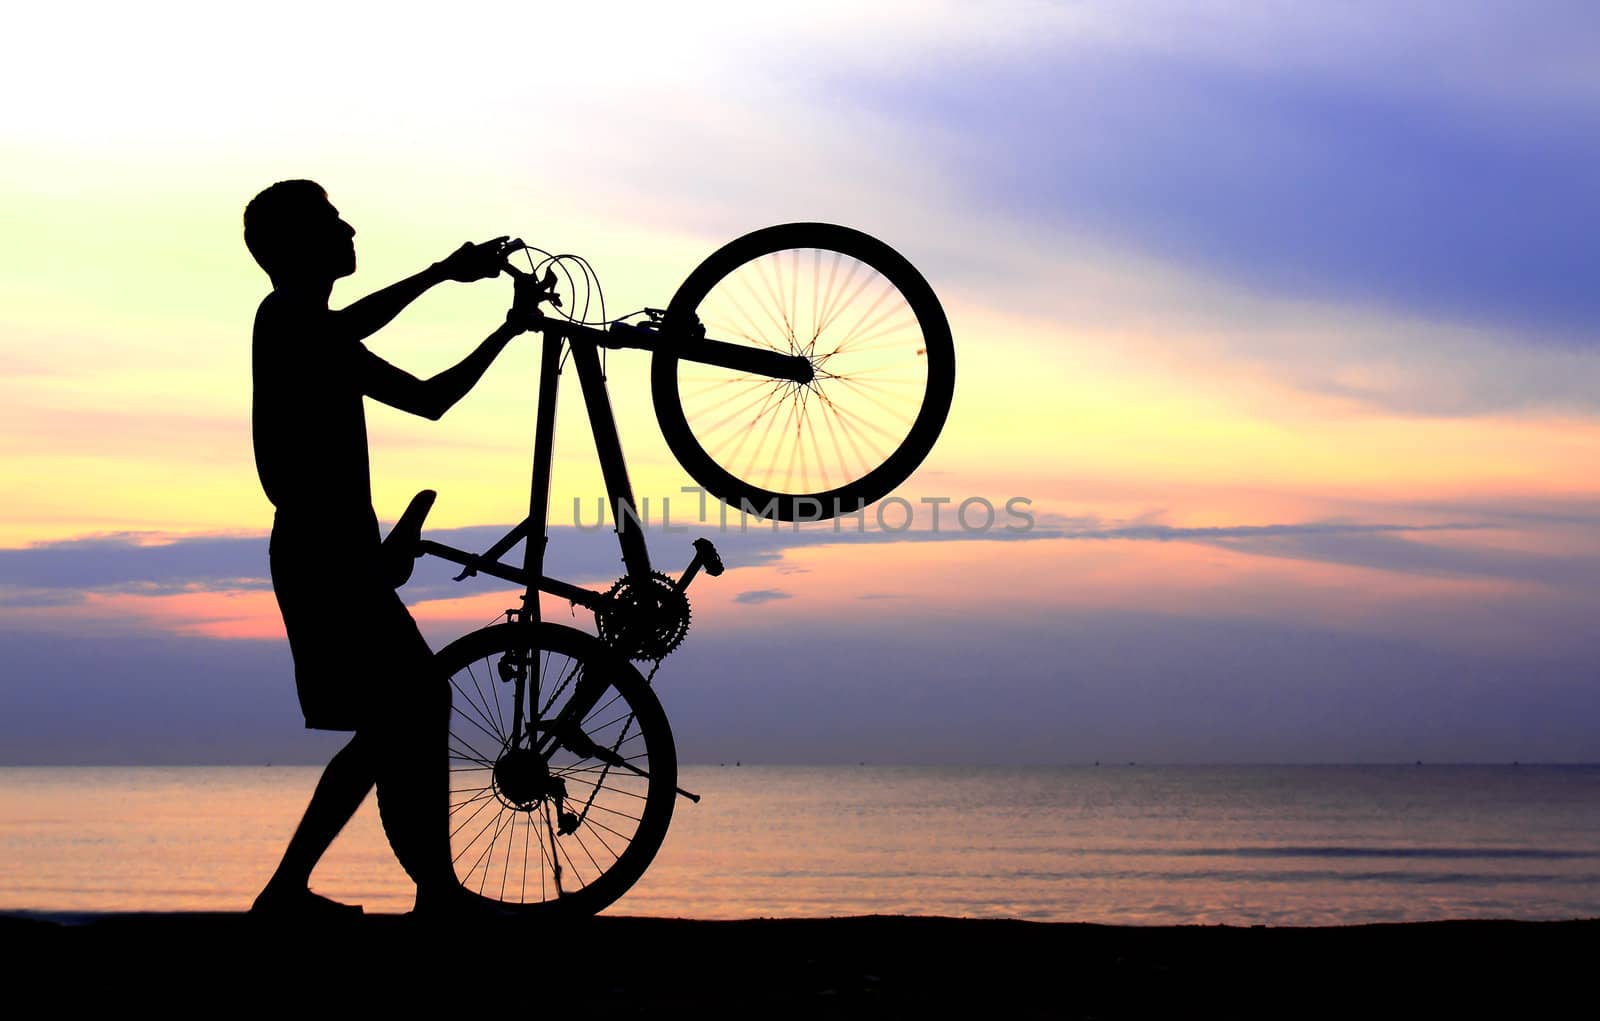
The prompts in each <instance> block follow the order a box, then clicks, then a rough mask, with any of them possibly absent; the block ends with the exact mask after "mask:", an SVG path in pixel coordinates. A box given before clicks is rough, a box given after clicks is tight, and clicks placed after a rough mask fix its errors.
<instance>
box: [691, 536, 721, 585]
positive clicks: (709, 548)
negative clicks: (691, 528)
mask: <svg viewBox="0 0 1600 1021" xmlns="http://www.w3.org/2000/svg"><path fill="white" fill-rule="evenodd" d="M694 551H695V554H696V555H697V556H699V558H700V562H701V564H702V565H703V566H704V567H705V571H706V573H707V574H709V575H710V576H711V577H713V578H715V577H717V576H718V575H719V574H721V573H722V572H723V571H724V570H725V568H724V567H723V565H722V555H721V554H720V553H718V552H717V547H716V545H715V544H714V543H713V542H712V541H711V540H710V539H706V538H700V539H696V540H695V541H694Z"/></svg>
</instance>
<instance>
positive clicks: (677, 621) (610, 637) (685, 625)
mask: <svg viewBox="0 0 1600 1021" xmlns="http://www.w3.org/2000/svg"><path fill="white" fill-rule="evenodd" d="M594 622H595V627H596V628H597V629H598V630H599V632H600V640H601V641H602V642H605V643H606V644H607V645H609V646H611V647H612V648H613V649H616V650H617V651H618V652H621V653H624V654H625V655H627V657H628V658H629V659H634V660H640V661H648V660H658V659H661V658H662V657H664V656H666V655H667V653H669V652H671V651H672V650H673V649H676V648H677V647H678V646H679V645H680V644H682V642H683V639H684V637H685V636H686V635H688V633H689V597H688V596H686V595H684V594H683V592H681V591H679V589H678V588H677V586H676V585H674V584H673V582H672V579H671V578H669V577H667V576H666V575H664V574H662V573H661V572H660V571H651V572H650V584H649V587H648V588H647V589H645V590H643V591H641V590H640V588H639V586H636V585H635V584H634V583H633V579H632V578H626V577H625V578H621V579H618V581H617V583H616V584H615V585H612V586H611V588H610V590H609V591H607V592H606V594H605V596H604V597H603V598H602V599H601V601H600V604H599V605H598V606H596V607H595V608H594Z"/></svg>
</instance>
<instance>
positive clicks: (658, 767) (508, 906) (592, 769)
mask: <svg viewBox="0 0 1600 1021" xmlns="http://www.w3.org/2000/svg"><path fill="white" fill-rule="evenodd" d="M527 634H528V626H527V625H525V624H517V623H502V624H495V625H491V626H489V627H486V628H483V629H481V630H479V631H474V632H472V633H470V634H468V635H465V636H463V637H461V638H458V639H457V640H456V641H454V642H452V643H450V644H449V645H447V646H446V647H445V648H444V649H442V650H440V652H439V653H438V655H437V657H436V662H437V663H438V664H439V665H440V667H441V668H442V672H444V673H445V674H446V676H448V677H449V678H450V688H451V690H450V697H451V708H450V738H449V759H450V829H451V857H452V859H453V860H454V861H455V869H456V877H457V879H458V880H459V881H460V883H461V885H462V887H463V889H465V890H467V892H469V893H470V894H472V895H474V896H476V897H478V898H481V899H483V900H486V901H489V902H492V903H494V904H496V905H498V906H499V907H500V908H501V909H503V910H509V911H511V912H514V913H517V914H525V915H530V916H537V917H550V918H555V917H582V916H588V915H593V914H596V913H598V912H600V911H602V910H604V909H605V908H606V907H608V906H610V905H611V904H613V903H615V902H616V900H617V899H618V898H619V897H621V896H622V895H623V894H624V893H626V892H627V891H628V889H629V888H630V887H632V886H633V884H634V883H636V882H638V880H639V877H640V876H642V875H643V874H644V871H645V869H646V868H647V867H648V866H649V864H650V862H651V861H652V860H653V859H654V858H655V855H656V852H657V851H658V850H660V848H661V843H662V840H663V839H664V838H665V837H666V833H667V827H668V825H669V824H670V822H671V820H672V810H673V802H674V798H675V797H676V790H677V782H678V780H677V774H678V769H677V754H676V751H675V749H674V747H673V741H672V731H671V728H670V727H669V726H668V724H667V717H666V713H665V712H664V711H663V710H662V708H661V703H660V702H659V701H657V699H656V697H655V694H654V693H653V692H652V691H651V690H650V687H649V685H648V684H647V683H646V682H645V680H644V678H643V677H642V676H640V674H639V671H638V670H637V669H636V668H635V667H634V666H633V665H632V664H630V663H628V662H626V661H625V660H623V659H622V658H620V657H619V656H618V655H617V654H616V653H615V652H614V651H612V650H611V649H610V648H608V647H606V646H605V645H604V644H603V643H602V642H601V641H600V640H599V639H598V638H596V637H594V636H593V635H590V634H587V633H585V632H582V631H578V630H576V629H574V628H570V627H566V626H564V625H559V624H552V623H540V624H539V625H537V632H536V634H537V643H538V646H539V648H538V650H537V652H538V657H537V662H538V667H537V669H536V670H533V671H531V672H530V675H529V676H530V682H529V685H530V688H532V687H533V681H532V680H531V678H533V677H537V678H538V689H539V690H538V692H537V694H536V696H535V697H532V698H528V699H527V702H528V703H529V705H528V706H527V707H525V715H529V718H530V720H535V721H538V722H539V723H548V722H549V721H551V720H553V719H555V718H556V717H558V716H559V714H560V712H561V710H562V709H563V708H564V707H565V706H566V705H568V704H570V703H571V701H572V696H571V693H572V691H573V690H575V689H576V686H577V680H578V679H579V678H581V679H587V680H590V682H591V683H594V680H593V679H594V678H596V677H599V678H600V679H601V680H600V683H603V684H604V685H605V687H604V694H603V695H602V696H601V697H599V698H598V699H597V700H596V702H595V703H594V706H593V708H592V709H589V710H587V711H585V713H584V719H583V724H582V733H583V736H584V737H586V738H588V739H589V740H591V741H593V742H594V743H595V744H596V745H599V746H600V747H601V748H605V747H606V744H607V742H612V741H616V742H618V744H619V745H620V747H614V748H613V752H612V755H613V757H614V756H615V755H618V754H620V755H623V756H625V757H626V758H627V760H628V761H630V762H631V763H632V764H633V765H635V766H642V768H643V769H644V770H645V771H646V775H645V776H642V777H641V776H638V775H636V774H634V773H633V772H630V771H629V770H626V769H621V768H617V767H616V766H614V765H608V764H607V763H606V762H604V761H602V760H601V759H599V758H596V757H595V756H594V755H593V754H585V753H583V752H582V751H573V750H571V749H570V748H568V747H565V746H563V745H561V744H559V743H558V744H557V745H556V746H555V747H554V748H553V749H552V751H551V753H550V756H549V757H548V759H547V760H546V762H545V767H544V768H545V773H544V774H542V775H541V776H536V777H534V779H533V781H532V782H536V783H547V782H548V780H547V779H544V778H545V777H553V778H558V779H559V780H560V781H561V783H562V785H563V788H564V794H563V795H562V796H559V797H557V796H553V795H551V794H550V792H549V790H548V789H547V790H546V791H545V792H544V795H543V796H540V797H537V798H534V799H531V800H530V799H527V798H525V797H523V795H524V794H526V793H527V792H526V790H523V791H517V790H514V789H513V787H514V782H515V783H521V784H523V785H524V787H526V786H527V784H528V783H529V782H530V780H529V779H528V777H527V775H526V773H527V771H526V770H523V771H522V772H523V774H524V777H523V779H522V780H520V781H517V780H516V779H515V776H514V774H515V773H516V772H517V770H515V769H512V768H510V767H509V766H508V763H510V762H511V759H510V758H509V757H508V754H509V737H508V734H509V731H510V729H511V728H510V726H509V723H510V713H511V707H512V703H513V697H512V688H513V685H512V684H511V683H509V682H505V681H502V680H501V679H500V677H499V667H500V663H501V662H502V660H503V659H504V657H505V655H506V653H507V652H509V651H512V650H517V649H521V648H523V647H524V646H526V644H527V641H528V639H527ZM558 678H564V679H565V680H566V681H567V682H568V683H567V684H566V685H565V688H566V689H567V690H566V694H565V697H563V694H562V692H559V691H555V690H554V689H556V687H557V685H558V683H559V682H558V680H557V679H558ZM547 700H548V701H547ZM540 703H546V704H544V705H543V706H542V707H540ZM618 703H620V705H619V704H618ZM527 709H535V710H536V711H534V712H532V713H531V715H530V714H528V713H527V711H526V710H527ZM530 725H536V724H530ZM495 741H499V742H500V747H499V748H498V749H493V750H491V746H492V745H493V743H494V742H495ZM518 761H521V762H524V763H526V761H527V760H526V759H525V758H523V759H521V760H518ZM533 772H534V773H535V774H537V773H538V767H534V768H533ZM591 793H592V795H593V797H592V798H589V803H588V804H587V805H586V806H585V805H584V801H585V799H586V798H587V797H588V796H589V795H590V794H591ZM519 802H521V803H519ZM563 805H564V807H565V810H567V811H570V812H571V813H572V815H573V816H574V817H575V818H576V817H578V816H579V815H580V807H581V817H582V818H581V821H580V822H578V823H577V825H576V826H575V827H574V828H572V829H571V831H570V832H562V831H563V830H564V829H565V827H563V826H561V825H560V824H559V822H560V814H561V812H562V811H563V807H562V806H563ZM491 813H492V814H491ZM491 830H492V832H491ZM486 835H487V836H486ZM502 837H504V838H505V839H504V842H503V843H502V840H501V838H502ZM486 839H487V843H485V840H486ZM552 863H555V864H556V865H559V867H560V868H559V874H557V870H556V868H555V867H554V866H553V865H552ZM535 872H536V873H537V880H538V881H537V883H535V882H534V881H533V874H534V873H535Z"/></svg>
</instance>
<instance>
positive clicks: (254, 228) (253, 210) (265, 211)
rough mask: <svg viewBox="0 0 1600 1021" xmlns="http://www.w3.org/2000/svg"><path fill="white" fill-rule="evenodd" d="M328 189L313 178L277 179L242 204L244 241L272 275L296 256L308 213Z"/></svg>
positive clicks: (317, 207)
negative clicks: (312, 179) (303, 179)
mask: <svg viewBox="0 0 1600 1021" xmlns="http://www.w3.org/2000/svg"><path fill="white" fill-rule="evenodd" d="M327 202H328V193H327V191H325V190H324V189H323V187H322V185H320V184H318V183H317V182H315V181H279V182H278V183H277V184H274V185H272V186H271V187H268V188H266V189H264V190H263V191H262V192H261V194H259V195H257V196H256V197H255V198H253V199H251V200H250V204H249V205H247V206H245V207H244V244H245V247H246V248H248V249H250V254H251V255H253V256H255V260H256V262H257V263H258V264H259V265H260V266H261V268H262V269H264V270H266V271H267V275H268V276H272V275H273V274H275V273H277V272H278V271H279V270H281V269H283V268H284V267H285V266H286V265H287V264H288V263H289V262H290V261H291V260H292V259H293V258H294V257H295V256H296V254H297V253H296V252H295V247H294V246H295V241H296V238H297V236H298V235H299V234H300V230H301V227H302V226H303V225H304V223H305V221H306V219H307V214H308V213H310V212H311V211H312V210H320V209H321V208H322V207H323V206H325V205H326V204H327Z"/></svg>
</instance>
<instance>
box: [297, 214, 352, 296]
mask: <svg viewBox="0 0 1600 1021" xmlns="http://www.w3.org/2000/svg"><path fill="white" fill-rule="evenodd" d="M355 236H356V229H355V228H354V227H352V226H350V225H349V224H348V223H345V222H344V220H343V219H342V218H341V217H340V216H339V210H337V209H335V208H333V203H331V202H328V201H326V200H324V201H323V203H322V206H321V207H320V208H318V209H316V210H315V211H313V212H311V213H310V215H308V216H307V218H306V224H305V239H306V254H307V255H308V257H309V258H310V259H311V260H313V261H314V262H316V264H317V266H318V267H319V268H320V269H322V270H323V271H324V272H326V273H328V274H329V275H330V276H332V277H333V278H334V279H338V278H339V277H347V276H349V275H350V274H352V273H354V272H355V271H356V245H355Z"/></svg>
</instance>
